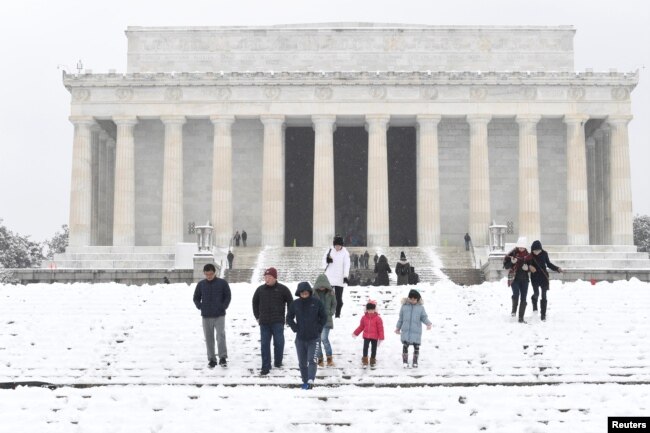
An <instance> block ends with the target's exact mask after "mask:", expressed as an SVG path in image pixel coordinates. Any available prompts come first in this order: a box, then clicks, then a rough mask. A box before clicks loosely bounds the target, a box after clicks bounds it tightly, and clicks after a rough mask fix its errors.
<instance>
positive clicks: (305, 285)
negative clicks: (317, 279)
mask: <svg viewBox="0 0 650 433" xmlns="http://www.w3.org/2000/svg"><path fill="white" fill-rule="evenodd" d="M304 291H308V292H309V296H311V295H313V294H314V289H312V288H311V284H309V283H308V282H307V281H303V282H302V283H298V288H297V289H296V296H297V297H300V292H304Z"/></svg>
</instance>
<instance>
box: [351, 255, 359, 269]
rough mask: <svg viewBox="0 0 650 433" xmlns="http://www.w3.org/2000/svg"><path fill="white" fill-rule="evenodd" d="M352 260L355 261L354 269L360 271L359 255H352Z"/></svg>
mask: <svg viewBox="0 0 650 433" xmlns="http://www.w3.org/2000/svg"><path fill="white" fill-rule="evenodd" d="M352 260H353V261H354V269H359V254H357V253H352Z"/></svg>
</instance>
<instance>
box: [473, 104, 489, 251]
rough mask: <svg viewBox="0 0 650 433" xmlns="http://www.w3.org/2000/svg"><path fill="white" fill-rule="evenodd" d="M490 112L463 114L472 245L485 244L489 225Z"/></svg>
mask: <svg viewBox="0 0 650 433" xmlns="http://www.w3.org/2000/svg"><path fill="white" fill-rule="evenodd" d="M490 119H491V116H490V115H487V114H471V115H468V116H467V122H468V123H469V131H470V138H469V140H470V145H469V167H470V168H469V170H470V173H469V234H470V236H471V237H472V242H473V243H474V245H487V240H488V239H487V234H488V227H489V225H490V161H489V158H488V142H487V125H488V123H490Z"/></svg>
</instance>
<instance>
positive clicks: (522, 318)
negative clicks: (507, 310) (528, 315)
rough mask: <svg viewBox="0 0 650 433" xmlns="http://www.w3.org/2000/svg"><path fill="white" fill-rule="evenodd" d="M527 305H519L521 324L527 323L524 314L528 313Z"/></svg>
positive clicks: (523, 303)
mask: <svg viewBox="0 0 650 433" xmlns="http://www.w3.org/2000/svg"><path fill="white" fill-rule="evenodd" d="M526 305H527V304H526V303H525V302H522V303H521V305H519V323H526V321H525V320H524V313H525V312H526Z"/></svg>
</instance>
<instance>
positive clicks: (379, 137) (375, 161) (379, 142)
mask: <svg viewBox="0 0 650 433" xmlns="http://www.w3.org/2000/svg"><path fill="white" fill-rule="evenodd" d="M389 120H390V116H389V115H387V114H373V115H367V116H366V122H367V125H368V228H367V229H368V246H369V247H387V246H388V245H389V243H390V238H389V225H388V223H389V215H388V149H387V138H386V129H387V127H388V122H389Z"/></svg>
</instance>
